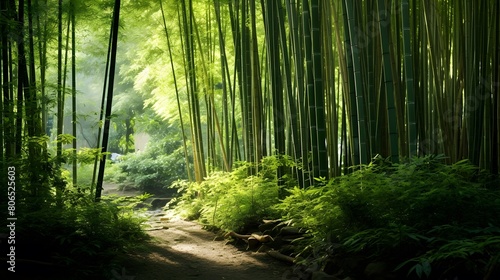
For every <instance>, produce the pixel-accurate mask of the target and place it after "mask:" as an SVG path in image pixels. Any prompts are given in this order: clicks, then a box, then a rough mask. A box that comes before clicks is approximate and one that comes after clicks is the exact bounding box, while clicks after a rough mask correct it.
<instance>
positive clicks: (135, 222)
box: [17, 188, 147, 279]
mask: <svg viewBox="0 0 500 280" xmlns="http://www.w3.org/2000/svg"><path fill="white" fill-rule="evenodd" d="M92 198H93V197H92V196H90V195H89V194H88V193H85V192H82V190H81V189H76V188H75V189H74V188H69V189H67V190H66V191H65V193H64V195H63V200H64V202H65V203H64V205H63V206H62V207H59V206H50V207H45V208H43V209H40V210H39V211H33V212H22V217H19V227H18V228H17V230H18V236H19V239H20V240H22V242H19V243H20V244H19V247H20V248H19V250H21V251H22V252H23V257H26V258H32V259H35V260H36V259H39V258H40V259H41V260H44V261H46V260H49V261H50V262H54V263H56V264H58V265H64V266H66V267H68V271H71V272H70V273H74V274H75V275H70V276H69V275H67V277H68V278H67V279H69V278H71V279H80V278H78V277H83V278H81V279H88V278H85V277H90V275H101V276H102V275H103V274H106V273H109V272H110V271H111V270H112V269H113V268H114V266H115V265H117V257H119V256H120V255H121V254H123V253H125V252H127V251H128V250H130V249H132V248H134V247H137V246H138V245H139V244H140V243H141V242H142V241H143V240H145V239H146V238H147V235H146V234H145V233H144V231H143V230H142V228H141V223H142V222H144V219H143V218H139V217H138V216H137V215H135V214H134V213H133V212H132V211H131V207H133V206H134V205H136V204H137V203H138V202H139V201H126V202H125V201H123V200H119V199H113V198H106V197H105V198H103V199H102V201H101V202H100V203H95V202H94V201H93V199H92ZM145 198H146V197H143V198H141V199H145ZM20 213H21V212H20ZM33 248H36V250H33ZM40 254H43V255H40Z"/></svg>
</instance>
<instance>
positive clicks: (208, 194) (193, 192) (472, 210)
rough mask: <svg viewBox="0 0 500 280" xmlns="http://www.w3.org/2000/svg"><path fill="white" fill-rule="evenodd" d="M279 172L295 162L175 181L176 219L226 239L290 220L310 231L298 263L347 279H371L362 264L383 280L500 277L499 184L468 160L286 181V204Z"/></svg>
mask: <svg viewBox="0 0 500 280" xmlns="http://www.w3.org/2000/svg"><path fill="white" fill-rule="evenodd" d="M278 165H286V166H290V161H289V160H278V159H276V158H274V157H272V158H264V159H263V161H262V163H261V165H259V172H258V173H257V174H256V175H253V176H248V175H247V174H248V168H250V166H248V164H244V165H243V166H241V167H238V168H237V169H235V170H234V171H232V172H231V173H227V172H217V173H214V174H213V175H212V176H209V177H207V178H206V180H205V181H203V182H202V183H191V184H188V183H177V184H176V186H177V187H179V188H180V190H181V191H182V192H183V196H182V198H181V199H180V202H178V206H177V207H176V211H179V213H180V214H181V215H184V216H185V217H187V218H198V219H199V220H200V221H201V222H202V223H205V224H206V225H208V226H211V227H216V228H220V229H223V230H225V231H239V232H241V231H248V230H249V228H248V227H250V228H251V229H253V230H256V229H255V228H252V226H255V224H256V223H258V222H261V221H262V220H263V219H271V220H272V219H282V220H283V223H286V224H288V225H293V226H296V227H300V228H303V229H305V230H307V235H306V236H305V238H303V237H300V238H297V240H296V242H297V248H296V251H295V252H294V255H297V256H299V257H300V258H302V261H301V262H302V263H305V264H307V265H311V264H315V265H316V267H318V266H319V267H321V268H322V269H325V270H328V271H330V272H335V273H338V272H339V271H338V268H337V270H333V271H332V269H335V268H334V267H335V266H336V267H341V268H342V271H341V273H340V274H338V276H339V277H340V276H342V275H343V276H344V277H346V276H351V277H356V278H358V277H361V278H362V279H364V278H363V277H364V276H365V275H363V273H364V266H366V264H368V263H377V262H382V263H384V264H385V265H386V266H387V268H386V269H385V270H384V272H385V273H386V275H383V277H386V278H382V279H406V278H408V279H415V278H424V279H454V278H455V277H457V276H458V277H459V279H461V278H462V277H463V278H464V279H494V277H495V276H494V275H498V265H499V258H500V254H499V252H500V238H499V233H500V228H499V227H498V213H500V190H499V189H498V180H494V178H492V177H491V176H489V175H488V173H487V172H482V171H480V170H479V169H478V168H477V167H474V166H473V165H471V164H470V163H468V162H467V161H460V162H457V163H455V164H453V165H446V164H444V157H439V156H438V157H432V156H431V157H424V158H413V159H411V160H409V161H407V162H405V163H400V164H392V163H391V162H390V161H388V160H386V159H383V158H380V157H377V158H375V159H374V160H373V161H372V162H371V163H370V164H369V165H366V166H360V167H359V169H358V170H356V171H354V172H352V173H350V174H349V175H345V176H341V177H337V178H334V179H332V180H329V181H321V182H318V184H316V185H315V186H312V187H310V188H307V189H303V188H299V187H297V186H296V185H294V184H291V183H290V182H288V183H289V184H287V185H288V186H285V187H283V188H284V190H282V191H284V192H286V193H287V195H286V197H285V198H284V199H280V190H279V188H278V183H277V178H276V176H275V175H273V174H274V171H275V170H276V169H277V166H278ZM300 258H299V259H300ZM352 260H355V261H352ZM495 271H496V274H494V272H495ZM391 277H392V278H391ZM341 279H342V278H341Z"/></svg>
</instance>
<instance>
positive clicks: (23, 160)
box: [0, 0, 500, 279]
mask: <svg viewBox="0 0 500 280" xmlns="http://www.w3.org/2000/svg"><path fill="white" fill-rule="evenodd" d="M498 14H500V2H499V1H496V0H481V1H452V0H435V1H420V0H401V1H392V0H378V1H362V0H345V1H327V0H323V1H320V0H302V1H295V0H280V1H271V0H264V1H260V2H259V1H252V0H232V1H225V0H224V1H223V0H214V1H206V0H196V1H195V0H178V1H162V0H144V1H135V0H123V1H120V0H115V1H108V0H92V1H82V0H59V1H48V0H25V1H24V0H21V1H13V0H10V1H1V2H0V17H1V18H0V30H1V31H0V83H1V94H0V101H1V102H0V103H1V104H0V105H1V106H0V107H1V108H0V109H1V117H0V127H1V129H0V147H1V149H0V162H1V166H0V169H1V172H2V174H0V184H1V186H3V188H2V189H3V190H4V193H3V194H2V195H1V196H0V202H1V203H0V205H1V208H2V209H8V210H9V211H10V212H4V211H0V213H1V216H0V217H1V218H2V219H3V220H4V221H5V220H6V218H7V215H10V216H11V217H13V216H15V217H16V218H17V220H16V222H17V223H16V234H17V236H18V238H19V239H18V240H19V247H18V250H19V251H18V255H17V256H19V257H18V264H19V267H18V268H19V270H20V271H25V272H26V271H30V269H28V268H25V269H23V267H22V266H23V265H26V266H28V267H32V266H37V268H47V267H49V268H51V267H58V268H61V270H60V271H61V273H62V274H66V273H75V274H78V275H82V277H84V278H85V279H88V278H90V277H98V275H104V276H103V277H105V278H106V277H108V276H109V273H110V271H111V270H113V269H114V268H116V265H117V263H116V262H115V260H116V258H115V257H117V256H119V255H122V254H124V253H125V252H127V251H128V250H129V249H130V248H131V247H134V246H135V245H137V244H138V243H140V242H142V241H143V240H144V238H145V235H144V234H143V232H142V231H141V227H140V224H141V220H140V219H137V218H136V217H135V216H134V215H133V214H132V212H131V211H132V210H131V208H133V206H134V205H136V204H138V203H139V201H140V200H144V199H145V198H146V197H147V195H144V196H142V197H139V198H137V199H134V200H133V201H123V199H122V200H113V199H111V198H109V197H105V196H104V197H102V196H101V191H102V184H103V181H104V179H107V180H112V181H115V182H119V183H121V184H123V185H127V186H131V187H136V188H138V189H139V190H141V191H143V192H151V193H155V194H158V195H171V194H172V192H175V191H177V190H179V194H178V195H179V197H177V198H176V199H175V200H174V201H173V202H172V203H171V206H174V205H175V206H176V211H178V213H180V214H182V215H184V216H185V217H189V218H197V219H199V220H200V221H201V222H202V223H204V224H206V225H207V226H210V227H212V228H218V229H221V230H224V231H246V230H250V229H251V228H252V226H254V225H255V224H256V223H259V222H261V221H262V219H281V220H282V222H283V223H286V224H287V225H293V226H294V227H298V228H301V229H303V230H305V231H306V232H307V235H306V236H304V238H301V239H298V240H297V241H296V242H294V243H296V244H297V246H296V249H297V251H296V252H294V253H293V255H294V256H299V257H300V258H302V259H303V263H304V264H305V265H308V266H313V264H314V265H315V266H316V267H319V268H321V269H324V270H325V271H328V272H332V271H331V269H332V266H340V267H341V269H340V270H341V271H342V273H341V274H344V275H349V276H353V277H356V276H358V277H359V275H356V273H357V272H356V271H358V270H359V267H360V266H363V265H366V264H367V263H368V264H373V263H377V262H382V263H383V264H384V265H385V266H387V267H388V268H390V269H388V270H387V277H389V278H390V277H396V276H394V275H397V277H410V278H411V277H418V278H425V277H428V278H433V279H450V278H453V277H454V276H457V275H459V276H460V277H465V278H467V277H469V278H470V279H476V278H478V279H479V278H482V279H492V278H493V277H494V276H495V273H496V274H498V269H499V268H498V267H499V262H500V256H499V255H498V252H499V249H500V248H499V247H500V246H499V242H500V241H499V239H498V237H497V236H498V234H499V228H498V227H499V226H500V225H499V224H498V218H497V216H498V213H499V210H500V209H499V205H500V199H499V182H498V172H499V171H498V166H499V163H500V151H499V145H498V143H499V140H498V139H499V136H500V135H499V133H500V129H499V128H500V124H499V122H498V120H499V112H498V107H499V105H500V100H499V98H498V89H499V86H498V85H499V80H500V71H499V70H500V59H499V58H500V52H499V51H498V50H499V49H500V35H499V34H500V20H499V19H498V16H497V15H498ZM139 133H142V134H144V135H148V136H149V137H150V140H149V143H148V146H147V148H146V149H143V150H141V151H138V150H139V149H138V148H137V147H136V145H138V144H139V143H138V142H139V141H138V138H139V137H138V136H139V135H138V134H139ZM110 153H119V154H122V157H121V159H120V160H119V161H118V160H116V161H114V162H111V161H109V157H110ZM437 155H445V156H437ZM5 175H7V176H5ZM14 186H15V188H14ZM169 186H170V188H169ZM6 194H8V195H6ZM14 194H15V195H14ZM9 203H10V204H9ZM13 203H14V204H15V205H14V204H13ZM8 206H10V208H8ZM14 206H15V207H14ZM2 228H3V229H2V232H1V233H2V234H3V235H2V238H3V237H4V236H7V235H5V234H4V231H6V230H7V228H6V227H2ZM5 233H6V234H8V233H7V232H5ZM2 241H3V240H2ZM2 244H3V243H2ZM33 248H38V249H36V250H33ZM42 252H43V254H42ZM339 260H344V262H342V261H339ZM346 260H351V261H346ZM63 267H65V269H64V270H63V269H62V268H63ZM393 269H394V271H393ZM334 270H335V269H334ZM31 271H40V270H31ZM336 271H337V272H338V271H339V270H338V269H336ZM65 276H68V275H67V274H66V275H65ZM63 277H64V276H63ZM71 277H73V276H71ZM74 277H76V276H74ZM304 277H307V275H305V276H304ZM108 278H109V277H108Z"/></svg>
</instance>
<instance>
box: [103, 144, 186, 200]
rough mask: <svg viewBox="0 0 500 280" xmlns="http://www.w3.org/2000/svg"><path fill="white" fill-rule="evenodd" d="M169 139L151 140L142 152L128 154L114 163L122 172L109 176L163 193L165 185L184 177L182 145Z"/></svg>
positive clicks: (144, 189)
mask: <svg viewBox="0 0 500 280" xmlns="http://www.w3.org/2000/svg"><path fill="white" fill-rule="evenodd" d="M176 144H179V143H172V142H171V141H169V140H163V141H157V142H153V143H151V145H149V146H148V147H147V149H146V150H145V151H143V152H138V153H133V154H128V155H126V156H123V157H122V161H121V162H119V163H116V164H114V165H115V166H117V167H119V168H120V169H121V172H116V171H115V172H113V175H111V176H110V178H118V181H120V183H125V184H126V183H129V184H132V185H133V186H136V187H137V188H139V189H140V190H141V191H145V192H149V193H162V192H163V193H164V192H166V187H167V186H169V185H171V184H172V183H173V182H175V181H176V180H179V179H187V174H186V162H185V158H184V152H183V151H182V148H178V147H179V146H176Z"/></svg>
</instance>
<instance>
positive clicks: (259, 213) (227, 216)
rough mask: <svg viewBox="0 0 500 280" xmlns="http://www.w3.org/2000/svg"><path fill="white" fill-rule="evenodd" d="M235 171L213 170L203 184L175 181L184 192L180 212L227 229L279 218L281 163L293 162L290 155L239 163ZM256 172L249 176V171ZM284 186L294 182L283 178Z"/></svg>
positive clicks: (282, 164) (233, 229)
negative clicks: (278, 170) (279, 170)
mask: <svg viewBox="0 0 500 280" xmlns="http://www.w3.org/2000/svg"><path fill="white" fill-rule="evenodd" d="M238 164H239V166H238V167H236V168H234V169H233V171H232V172H223V171H218V172H214V173H212V174H211V175H210V176H208V177H207V178H205V180H204V181H203V182H201V183H191V184H187V183H179V182H178V183H176V184H175V185H174V187H177V188H179V189H180V190H181V191H182V192H183V195H182V197H181V198H180V202H179V205H178V206H177V209H176V210H177V211H178V212H179V213H181V214H182V215H183V216H185V217H190V218H199V220H200V221H201V222H202V223H205V224H207V225H210V226H215V227H217V228H220V229H223V230H227V231H240V230H242V229H243V228H244V227H245V226H247V225H250V224H254V223H257V222H259V221H260V220H262V219H263V218H277V217H279V216H280V214H279V212H278V211H277V210H276V209H275V208H274V205H275V204H277V203H279V193H280V188H281V187H279V186H278V179H277V177H276V169H277V168H278V166H286V165H291V161H290V160H289V159H288V158H278V157H267V158H264V159H263V160H262V161H261V163H260V164H259V165H258V166H253V165H252V164H249V163H238ZM252 173H253V174H254V175H249V174H252ZM283 179H284V181H283V183H284V185H285V186H286V185H290V184H293V183H292V181H291V180H290V179H286V178H283Z"/></svg>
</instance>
